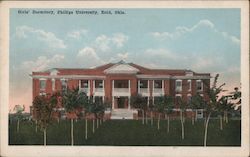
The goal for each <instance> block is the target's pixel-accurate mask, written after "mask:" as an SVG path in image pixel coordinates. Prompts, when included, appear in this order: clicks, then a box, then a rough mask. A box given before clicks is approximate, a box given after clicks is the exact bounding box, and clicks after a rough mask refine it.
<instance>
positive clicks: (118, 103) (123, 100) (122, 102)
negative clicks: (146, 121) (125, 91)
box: [115, 96, 128, 109]
mask: <svg viewBox="0 0 250 157" xmlns="http://www.w3.org/2000/svg"><path fill="white" fill-rule="evenodd" d="M115 108H119V109H122V108H123V109H126V108H128V97H123V96H121V97H116V98H115Z"/></svg>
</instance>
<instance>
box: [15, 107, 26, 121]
mask: <svg viewBox="0 0 250 157" xmlns="http://www.w3.org/2000/svg"><path fill="white" fill-rule="evenodd" d="M24 110H25V106H24V105H23V106H21V105H15V107H14V111H15V112H16V113H15V115H14V116H15V118H17V119H19V120H22V119H23V117H24V116H23V112H24Z"/></svg>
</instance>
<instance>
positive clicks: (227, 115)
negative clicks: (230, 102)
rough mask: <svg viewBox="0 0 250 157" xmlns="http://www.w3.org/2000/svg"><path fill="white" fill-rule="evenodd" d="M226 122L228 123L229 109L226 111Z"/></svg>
mask: <svg viewBox="0 0 250 157" xmlns="http://www.w3.org/2000/svg"><path fill="white" fill-rule="evenodd" d="M226 123H228V114H227V111H226Z"/></svg>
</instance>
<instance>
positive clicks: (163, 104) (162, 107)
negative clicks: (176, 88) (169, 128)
mask: <svg viewBox="0 0 250 157" xmlns="http://www.w3.org/2000/svg"><path fill="white" fill-rule="evenodd" d="M154 104H155V106H154V108H155V110H156V111H157V112H160V113H167V114H169V113H171V112H173V108H174V101H173V98H172V97H171V96H166V95H165V96H161V97H158V98H156V99H155V103H154Z"/></svg>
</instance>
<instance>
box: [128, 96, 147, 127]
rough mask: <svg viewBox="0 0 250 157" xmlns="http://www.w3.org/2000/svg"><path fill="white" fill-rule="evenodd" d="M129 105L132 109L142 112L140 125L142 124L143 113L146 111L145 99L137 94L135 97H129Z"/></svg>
mask: <svg viewBox="0 0 250 157" xmlns="http://www.w3.org/2000/svg"><path fill="white" fill-rule="evenodd" d="M130 105H131V106H132V107H133V108H136V109H138V110H141V111H142V124H144V116H145V111H146V110H147V101H146V99H145V98H143V97H142V95H140V94H137V95H135V96H132V97H131V101H130Z"/></svg>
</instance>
